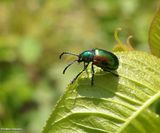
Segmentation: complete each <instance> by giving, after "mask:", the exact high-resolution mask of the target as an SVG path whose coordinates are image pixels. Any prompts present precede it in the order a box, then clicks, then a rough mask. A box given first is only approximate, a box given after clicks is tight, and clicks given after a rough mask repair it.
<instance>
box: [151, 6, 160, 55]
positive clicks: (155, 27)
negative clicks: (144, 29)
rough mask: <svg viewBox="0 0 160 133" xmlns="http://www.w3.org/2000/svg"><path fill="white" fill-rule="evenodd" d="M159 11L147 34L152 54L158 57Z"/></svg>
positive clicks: (159, 52) (159, 51)
mask: <svg viewBox="0 0 160 133" xmlns="http://www.w3.org/2000/svg"><path fill="white" fill-rule="evenodd" d="M159 42H160V9H159V10H158V12H157V13H156V15H155V17H154V19H153V21H152V24H151V27H150V32H149V45H150V49H151V52H152V54H154V55H156V56H158V57H160V43H159Z"/></svg>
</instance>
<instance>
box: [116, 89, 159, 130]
mask: <svg viewBox="0 0 160 133" xmlns="http://www.w3.org/2000/svg"><path fill="white" fill-rule="evenodd" d="M159 98H160V91H159V92H158V93H157V94H155V95H154V96H152V97H151V98H150V99H149V100H147V101H146V102H145V103H144V104H143V105H142V106H141V107H140V109H139V110H137V111H136V112H135V113H133V114H132V115H131V117H129V118H128V119H127V120H126V122H125V123H124V125H122V126H121V127H120V128H119V130H118V131H117V133H121V132H122V131H123V130H124V129H125V128H126V127H127V126H128V125H129V124H130V123H131V121H132V120H133V119H135V118H136V117H137V116H138V115H139V114H140V113H141V112H142V111H143V110H144V109H146V108H147V107H149V105H151V104H152V103H153V102H154V101H156V100H157V99H159Z"/></svg>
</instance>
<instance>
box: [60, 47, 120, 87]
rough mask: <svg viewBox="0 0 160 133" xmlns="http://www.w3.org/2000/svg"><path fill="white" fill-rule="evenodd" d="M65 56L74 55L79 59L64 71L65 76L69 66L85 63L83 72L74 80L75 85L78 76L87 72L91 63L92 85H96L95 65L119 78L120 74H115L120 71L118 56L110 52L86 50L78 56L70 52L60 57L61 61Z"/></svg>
mask: <svg viewBox="0 0 160 133" xmlns="http://www.w3.org/2000/svg"><path fill="white" fill-rule="evenodd" d="M64 54H69V55H74V56H77V57H78V59H77V60H74V61H73V62H71V63H69V64H68V65H67V66H66V67H65V68H64V70H63V74H65V71H66V70H67V68H68V67H69V66H71V65H72V64H73V63H74V62H78V63H80V62H83V63H84V68H83V70H82V71H81V72H80V73H79V74H78V75H77V76H76V77H75V78H74V79H73V80H72V82H71V83H73V82H74V81H75V80H76V79H77V78H78V76H79V75H80V74H81V73H82V72H83V71H84V70H86V68H87V67H88V65H89V63H92V64H91V70H92V78H91V85H93V83H94V73H95V72H94V65H96V66H98V67H100V68H102V69H103V70H104V71H107V72H110V73H112V74H114V75H115V76H118V74H116V73H114V72H113V71H115V70H117V69H118V66H119V60H118V58H117V56H116V55H115V54H113V53H111V52H109V51H106V50H103V49H98V48H96V49H92V50H86V51H84V52H82V53H81V54H79V55H77V54H73V53H69V52H63V53H62V54H61V55H60V59H61V57H62V55H64Z"/></svg>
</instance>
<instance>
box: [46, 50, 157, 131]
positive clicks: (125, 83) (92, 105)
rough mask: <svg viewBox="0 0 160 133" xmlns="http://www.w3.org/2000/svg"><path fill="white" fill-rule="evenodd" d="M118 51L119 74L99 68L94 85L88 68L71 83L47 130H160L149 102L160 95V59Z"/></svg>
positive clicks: (144, 54)
mask: <svg viewBox="0 0 160 133" xmlns="http://www.w3.org/2000/svg"><path fill="white" fill-rule="evenodd" d="M116 55H117V56H118V58H119V60H120V66H119V68H118V70H117V72H118V74H119V77H116V76H114V75H112V74H111V73H106V72H103V71H102V70H101V69H99V68H96V75H95V82H94V83H95V84H94V86H93V87H91V85H90V78H88V76H91V75H90V74H89V75H87V73H86V72H84V73H83V74H82V75H81V77H79V78H78V79H77V81H76V82H75V83H74V84H72V85H69V86H68V87H67V89H66V91H65V93H64V95H63V96H62V98H61V99H60V101H59V102H58V103H57V105H56V107H55V110H54V111H53V112H52V114H51V116H50V118H49V120H48V121H47V124H46V126H45V127H44V129H43V133H71V132H72V133H73V132H75V133H122V132H123V133H147V132H148V133H151V132H152V133H159V125H160V118H159V115H158V114H156V113H155V112H153V111H152V110H150V108H149V106H150V105H151V104H153V103H154V102H156V101H157V100H158V99H159V98H160V71H159V70H160V60H159V59H157V58H156V57H154V56H152V55H149V54H146V53H142V52H135V51H134V52H120V53H116ZM89 70H90V69H89ZM89 73H90V72H89Z"/></svg>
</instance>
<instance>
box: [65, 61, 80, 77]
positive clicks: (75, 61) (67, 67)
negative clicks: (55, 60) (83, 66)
mask: <svg viewBox="0 0 160 133" xmlns="http://www.w3.org/2000/svg"><path fill="white" fill-rule="evenodd" d="M76 61H78V60H74V61H72V62H71V63H69V64H68V65H67V66H66V67H65V68H64V70H63V74H65V71H66V70H67V68H68V67H69V66H71V65H72V64H73V63H74V62H76Z"/></svg>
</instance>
